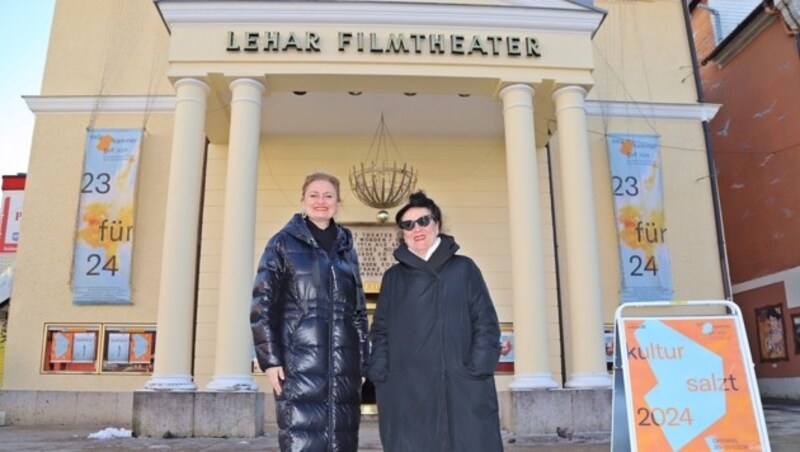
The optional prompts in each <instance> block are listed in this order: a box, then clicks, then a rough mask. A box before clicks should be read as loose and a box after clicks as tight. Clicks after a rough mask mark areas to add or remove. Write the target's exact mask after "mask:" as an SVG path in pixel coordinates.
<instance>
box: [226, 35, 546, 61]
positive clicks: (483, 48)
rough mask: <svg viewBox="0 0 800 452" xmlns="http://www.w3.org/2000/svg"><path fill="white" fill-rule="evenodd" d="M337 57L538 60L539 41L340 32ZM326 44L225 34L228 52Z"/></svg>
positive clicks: (315, 39)
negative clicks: (363, 54)
mask: <svg viewBox="0 0 800 452" xmlns="http://www.w3.org/2000/svg"><path fill="white" fill-rule="evenodd" d="M336 41H337V42H336V45H337V48H338V51H339V52H340V53H347V52H360V53H371V54H385V53H393V54H409V53H411V54H421V53H426V54H430V55H463V56H469V55H486V56H510V57H541V56H542V54H541V52H540V49H539V41H538V40H537V39H536V38H534V37H532V36H502V35H481V34H472V35H465V34H446V33H408V34H406V33H388V34H380V33H365V32H347V31H340V32H338V33H337V35H336ZM327 44H328V43H327V42H326V41H325V39H323V37H322V35H321V34H319V33H316V32H313V31H306V32H302V33H296V32H280V31H263V32H258V31H244V32H234V31H228V32H227V47H226V50H227V51H228V52H290V51H297V52H311V53H314V52H321V51H322V49H323V47H324V46H325V45H327Z"/></svg>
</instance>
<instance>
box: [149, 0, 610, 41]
mask: <svg viewBox="0 0 800 452" xmlns="http://www.w3.org/2000/svg"><path fill="white" fill-rule="evenodd" d="M586 3H588V2H586ZM155 4H156V6H157V7H158V9H159V11H160V13H161V15H162V17H163V18H164V21H165V23H166V24H167V26H168V27H169V28H170V29H171V28H172V26H173V25H174V24H179V23H184V24H185V23H195V24H198V23H228V24H235V23H258V22H264V23H269V22H274V23H282V24H292V23H319V24H351V25H389V26H391V25H405V26H408V25H411V26H413V25H418V26H441V27H466V28H470V27H471V28H474V27H480V28H495V29H498V30H501V29H539V30H557V31H567V32H582V33H589V34H590V35H594V33H595V31H597V28H598V27H599V26H600V24H601V23H602V22H603V18H604V17H605V11H603V10H601V9H598V8H595V7H592V6H586V5H585V4H584V2H582V0H361V1H353V0H326V1H291V0H290V1H252V0H251V1H241V0H240V1H235V0H234V1H226V2H220V1H203V0H159V1H158V2H156V3H155Z"/></svg>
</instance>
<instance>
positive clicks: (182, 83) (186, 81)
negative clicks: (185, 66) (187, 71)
mask: <svg viewBox="0 0 800 452" xmlns="http://www.w3.org/2000/svg"><path fill="white" fill-rule="evenodd" d="M173 86H174V87H175V90H176V91H178V90H179V89H180V88H183V87H187V86H194V87H197V88H200V89H202V90H203V91H204V92H205V94H206V96H208V95H209V94H210V93H211V87H210V86H208V83H206V82H204V81H202V80H199V79H196V78H191V77H186V78H182V79H179V80H178V81H176V82H175V83H174V84H173Z"/></svg>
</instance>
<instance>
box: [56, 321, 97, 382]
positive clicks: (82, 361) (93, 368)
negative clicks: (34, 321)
mask: <svg viewBox="0 0 800 452" xmlns="http://www.w3.org/2000/svg"><path fill="white" fill-rule="evenodd" d="M44 334H45V337H44V351H43V353H42V355H43V357H42V372H44V373H62V372H64V373H95V372H97V350H98V338H99V334H100V325H99V324H98V325H84V324H60V325H56V324H45V331H44Z"/></svg>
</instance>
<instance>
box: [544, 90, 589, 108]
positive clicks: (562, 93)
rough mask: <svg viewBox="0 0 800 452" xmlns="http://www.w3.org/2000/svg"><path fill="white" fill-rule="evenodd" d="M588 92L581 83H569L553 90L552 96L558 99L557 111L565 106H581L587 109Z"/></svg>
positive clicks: (555, 99)
mask: <svg viewBox="0 0 800 452" xmlns="http://www.w3.org/2000/svg"><path fill="white" fill-rule="evenodd" d="M570 94H572V96H570ZM587 94H588V91H586V89H585V88H584V87H582V86H579V85H569V86H565V87H563V88H559V89H557V90H555V91H553V96H552V98H553V100H554V101H556V112H558V111H559V110H561V109H564V108H576V107H580V108H582V109H585V108H586V106H585V104H586V95H587Z"/></svg>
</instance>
